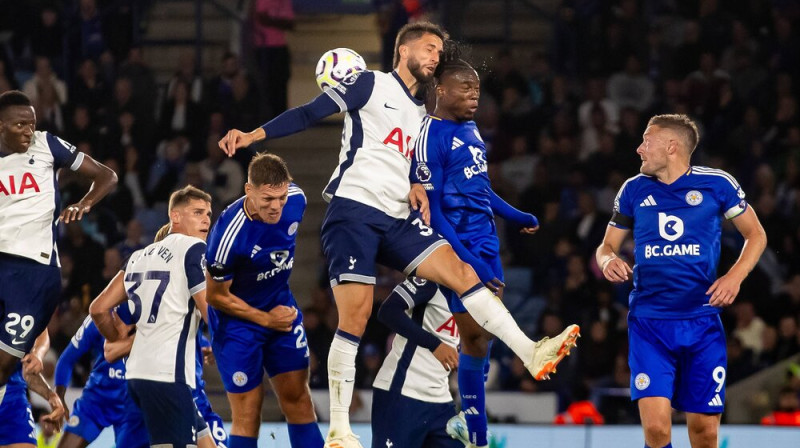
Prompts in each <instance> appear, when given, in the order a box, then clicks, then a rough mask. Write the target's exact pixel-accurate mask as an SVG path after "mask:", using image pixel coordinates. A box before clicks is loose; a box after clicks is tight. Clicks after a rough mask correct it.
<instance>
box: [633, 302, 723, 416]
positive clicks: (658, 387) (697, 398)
mask: <svg viewBox="0 0 800 448" xmlns="http://www.w3.org/2000/svg"><path fill="white" fill-rule="evenodd" d="M628 340H629V352H628V363H629V365H630V368H631V399H632V400H638V399H640V398H644V397H666V398H669V399H670V400H671V401H672V407H673V408H675V409H677V410H679V411H684V412H695V413H706V414H719V413H721V412H722V411H723V406H724V404H725V374H726V370H727V366H728V360H727V346H726V342H725V330H724V329H723V327H722V321H721V320H720V318H719V315H718V314H713V315H706V316H699V317H693V318H687V319H652V318H643V317H633V316H628Z"/></svg>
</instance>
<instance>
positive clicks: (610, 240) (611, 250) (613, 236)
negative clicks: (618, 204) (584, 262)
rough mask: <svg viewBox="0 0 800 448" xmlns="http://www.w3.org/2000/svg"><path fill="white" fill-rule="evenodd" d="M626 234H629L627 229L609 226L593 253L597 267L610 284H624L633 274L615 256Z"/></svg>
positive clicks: (629, 268) (623, 262)
mask: <svg viewBox="0 0 800 448" xmlns="http://www.w3.org/2000/svg"><path fill="white" fill-rule="evenodd" d="M628 233H630V230H628V229H620V228H617V227H614V226H611V225H609V226H608V227H607V228H606V235H605V236H604V237H603V242H602V243H600V246H599V247H598V248H597V252H596V253H595V260H596V261H597V265H598V266H600V269H601V270H602V271H603V276H604V277H605V278H606V280H608V281H610V282H613V283H622V282H626V281H628V279H629V278H630V276H631V275H632V274H633V270H632V269H631V267H630V266H629V265H628V263H626V262H625V261H624V260H622V259H621V258H619V256H617V254H618V253H619V249H620V247H622V242H623V241H625V238H626V237H627V236H628Z"/></svg>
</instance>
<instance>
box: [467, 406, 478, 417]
mask: <svg viewBox="0 0 800 448" xmlns="http://www.w3.org/2000/svg"><path fill="white" fill-rule="evenodd" d="M464 413H465V414H467V415H478V414H479V412H478V410H477V409H475V406H470V408H469V409H465V410H464Z"/></svg>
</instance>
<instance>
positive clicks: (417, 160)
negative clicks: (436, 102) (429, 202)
mask: <svg viewBox="0 0 800 448" xmlns="http://www.w3.org/2000/svg"><path fill="white" fill-rule="evenodd" d="M433 120H434V119H433V118H430V117H428V118H426V119H425V121H424V122H423V124H422V128H421V129H420V133H419V136H418V137H417V141H416V142H415V144H414V157H413V159H412V160H411V172H410V173H409V181H411V183H413V184H422V186H423V187H424V188H425V190H428V191H431V190H436V189H437V188H441V187H442V186H441V185H440V183H441V181H442V178H443V171H444V161H443V160H442V158H443V155H442V152H441V151H440V149H441V148H442V147H443V145H442V144H441V142H440V139H441V136H440V135H439V133H437V132H436V127H434V126H432V125H433V123H434V121H433Z"/></svg>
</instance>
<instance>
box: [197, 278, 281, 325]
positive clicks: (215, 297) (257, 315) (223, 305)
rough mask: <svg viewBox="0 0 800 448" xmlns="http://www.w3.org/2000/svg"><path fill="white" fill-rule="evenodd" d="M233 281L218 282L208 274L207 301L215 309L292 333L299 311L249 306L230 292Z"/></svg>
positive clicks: (277, 307) (279, 307) (279, 306)
mask: <svg viewBox="0 0 800 448" xmlns="http://www.w3.org/2000/svg"><path fill="white" fill-rule="evenodd" d="M231 283H233V281H232V280H227V281H221V282H220V281H217V280H214V278H213V277H211V275H210V274H208V273H206V300H208V304H209V305H211V306H213V307H214V308H216V309H218V310H220V311H222V312H223V313H225V314H229V315H231V316H233V317H236V318H239V319H242V320H249V321H250V322H254V323H256V324H258V325H260V326H262V327H265V328H271V329H273V330H278V331H291V330H292V323H294V320H295V319H296V318H297V309H296V308H294V307H288V306H284V305H278V306H276V307H275V308H273V309H271V310H269V312H264V311H261V310H259V309H257V308H254V307H252V306H250V305H248V304H247V302H245V301H244V300H242V299H241V298H239V297H237V296H236V295H235V294H233V293H232V292H231V290H230V287H231Z"/></svg>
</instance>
